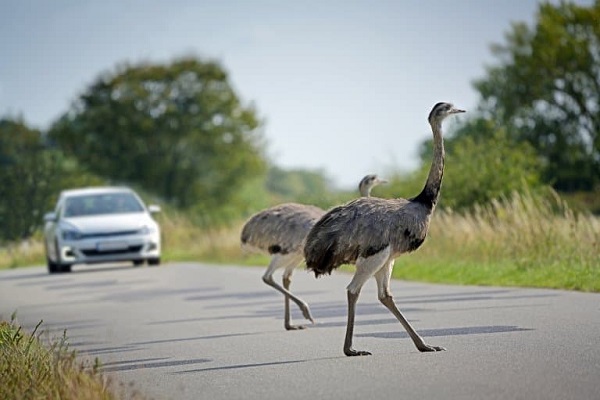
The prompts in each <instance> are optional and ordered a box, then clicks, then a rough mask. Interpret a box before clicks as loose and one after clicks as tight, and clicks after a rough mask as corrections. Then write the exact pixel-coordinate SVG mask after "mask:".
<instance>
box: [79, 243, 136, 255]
mask: <svg viewBox="0 0 600 400" xmlns="http://www.w3.org/2000/svg"><path fill="white" fill-rule="evenodd" d="M141 250H142V245H137V246H129V247H128V248H126V249H119V250H110V251H98V250H96V249H85V250H81V252H82V253H83V254H85V256H86V257H97V256H109V255H115V254H127V253H139V252H140V251H141Z"/></svg>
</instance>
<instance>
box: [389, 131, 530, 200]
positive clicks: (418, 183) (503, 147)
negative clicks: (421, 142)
mask: <svg viewBox="0 0 600 400" xmlns="http://www.w3.org/2000/svg"><path fill="white" fill-rule="evenodd" d="M447 142H448V143H447V145H446V164H445V171H444V180H443V183H442V191H441V197H440V203H439V206H440V207H441V208H452V209H455V210H466V209H468V208H470V207H473V206H475V205H477V204H485V203H488V202H490V201H491V200H493V199H497V198H499V197H502V196H508V195H510V194H511V193H513V192H519V193H523V192H526V191H530V190H535V189H537V188H541V187H542V185H541V183H540V174H541V171H542V164H541V161H540V160H539V158H538V157H537V156H536V154H535V152H534V151H533V149H532V148H531V146H530V145H528V144H527V143H518V144H517V143H514V142H511V141H510V140H508V139H507V136H506V134H505V133H504V131H502V130H495V131H492V132H490V136H488V137H477V138H475V137H470V136H466V137H461V138H457V139H449V140H447ZM427 147H428V144H427V143H426V144H425V149H424V150H423V152H422V153H423V154H422V159H423V162H422V165H421V167H420V168H419V169H418V170H417V171H415V172H412V173H410V174H399V173H397V174H389V179H390V180H391V182H390V184H389V185H386V186H382V187H381V189H380V193H382V194H381V196H382V197H405V198H409V197H412V196H415V195H417V194H418V193H419V192H420V191H421V189H422V188H423V186H424V184H425V181H426V179H427V174H428V172H429V168H430V166H431V154H430V151H429V150H428V148H427Z"/></svg>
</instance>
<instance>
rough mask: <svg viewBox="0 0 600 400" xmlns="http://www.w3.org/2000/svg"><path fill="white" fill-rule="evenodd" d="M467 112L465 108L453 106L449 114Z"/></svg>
mask: <svg viewBox="0 0 600 400" xmlns="http://www.w3.org/2000/svg"><path fill="white" fill-rule="evenodd" d="M464 112H466V111H465V110H460V109H458V108H453V109H451V110H450V112H449V114H459V113H464Z"/></svg>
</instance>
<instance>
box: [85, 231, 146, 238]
mask: <svg viewBox="0 0 600 400" xmlns="http://www.w3.org/2000/svg"><path fill="white" fill-rule="evenodd" d="M137 233H139V231H138V230H135V231H119V232H91V233H84V234H82V235H81V239H94V238H105V237H112V236H127V235H135V234H137Z"/></svg>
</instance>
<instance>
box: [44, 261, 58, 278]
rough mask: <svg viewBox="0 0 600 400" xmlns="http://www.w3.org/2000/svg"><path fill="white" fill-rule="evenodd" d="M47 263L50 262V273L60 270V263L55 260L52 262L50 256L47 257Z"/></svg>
mask: <svg viewBox="0 0 600 400" xmlns="http://www.w3.org/2000/svg"><path fill="white" fill-rule="evenodd" d="M46 263H47V264H48V273H50V274H55V273H57V272H59V270H58V265H57V264H56V263H55V262H52V261H51V260H50V259H49V258H46Z"/></svg>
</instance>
